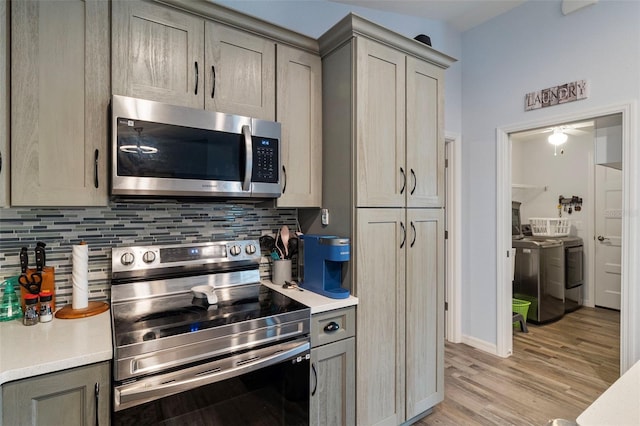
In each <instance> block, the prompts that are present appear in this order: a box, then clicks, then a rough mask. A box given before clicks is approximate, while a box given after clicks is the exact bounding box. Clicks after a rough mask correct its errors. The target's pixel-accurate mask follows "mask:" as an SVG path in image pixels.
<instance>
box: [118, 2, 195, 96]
mask: <svg viewBox="0 0 640 426" xmlns="http://www.w3.org/2000/svg"><path fill="white" fill-rule="evenodd" d="M112 10H113V32H112V34H111V36H112V43H113V62H112V80H113V93H114V94H118V95H125V96H131V97H137V98H143V99H149V100H154V101H159V102H165V103H171V104H175V105H182V106H188V107H193V108H203V105H204V102H203V96H204V91H205V84H204V79H205V70H204V66H205V64H204V50H203V49H204V21H203V19H202V18H199V17H196V16H192V15H189V14H187V13H183V12H180V11H177V10H175V9H171V8H168V7H164V6H161V5H158V4H155V3H147V2H141V1H124V0H116V1H113V3H112Z"/></svg>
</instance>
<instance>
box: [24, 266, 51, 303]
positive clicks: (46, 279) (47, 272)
mask: <svg viewBox="0 0 640 426" xmlns="http://www.w3.org/2000/svg"><path fill="white" fill-rule="evenodd" d="M35 272H38V270H37V269H33V268H29V269H27V277H28V278H29V280H31V276H32V275H33V274H34V273H35ZM55 275H56V274H55V268H54V267H53V266H45V267H44V268H42V282H41V283H40V291H43V290H49V291H50V292H51V295H52V296H53V297H52V298H51V310H52V311H54V312H55V310H56V292H55V289H56V276H55ZM28 293H29V291H28V290H27V289H26V288H24V287H22V286H20V302H21V303H22V312H24V305H25V304H24V296H25V295H27V294H28Z"/></svg>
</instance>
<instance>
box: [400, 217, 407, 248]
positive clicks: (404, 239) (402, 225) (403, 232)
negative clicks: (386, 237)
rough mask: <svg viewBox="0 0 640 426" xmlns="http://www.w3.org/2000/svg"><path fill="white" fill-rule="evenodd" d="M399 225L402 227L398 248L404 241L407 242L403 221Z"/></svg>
mask: <svg viewBox="0 0 640 426" xmlns="http://www.w3.org/2000/svg"><path fill="white" fill-rule="evenodd" d="M400 226H401V227H402V242H401V243H400V248H403V247H404V243H406V242H407V229H406V228H405V227H404V223H402V222H400Z"/></svg>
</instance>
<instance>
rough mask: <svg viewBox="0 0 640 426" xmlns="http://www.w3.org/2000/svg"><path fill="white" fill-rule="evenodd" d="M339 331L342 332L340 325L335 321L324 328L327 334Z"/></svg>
mask: <svg viewBox="0 0 640 426" xmlns="http://www.w3.org/2000/svg"><path fill="white" fill-rule="evenodd" d="M338 330H340V325H339V324H338V323H337V322H335V321H331V322H330V323H329V324H327V325H325V326H324V331H325V332H327V333H333V332H334V331H338Z"/></svg>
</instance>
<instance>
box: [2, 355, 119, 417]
mask: <svg viewBox="0 0 640 426" xmlns="http://www.w3.org/2000/svg"><path fill="white" fill-rule="evenodd" d="M110 371H111V369H110V367H109V362H103V363H98V364H92V365H88V366H84V367H77V368H73V369H70V370H65V371H61V372H57V373H50V374H45V375H42V376H36V377H33V378H28V379H23V380H18V381H15V382H10V383H5V384H3V385H2V423H3V424H5V425H44V426H47V425H51V426H58V425H65V426H94V425H96V426H106V425H109V423H110V417H111V416H110V413H111V406H110V395H111V382H110Z"/></svg>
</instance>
